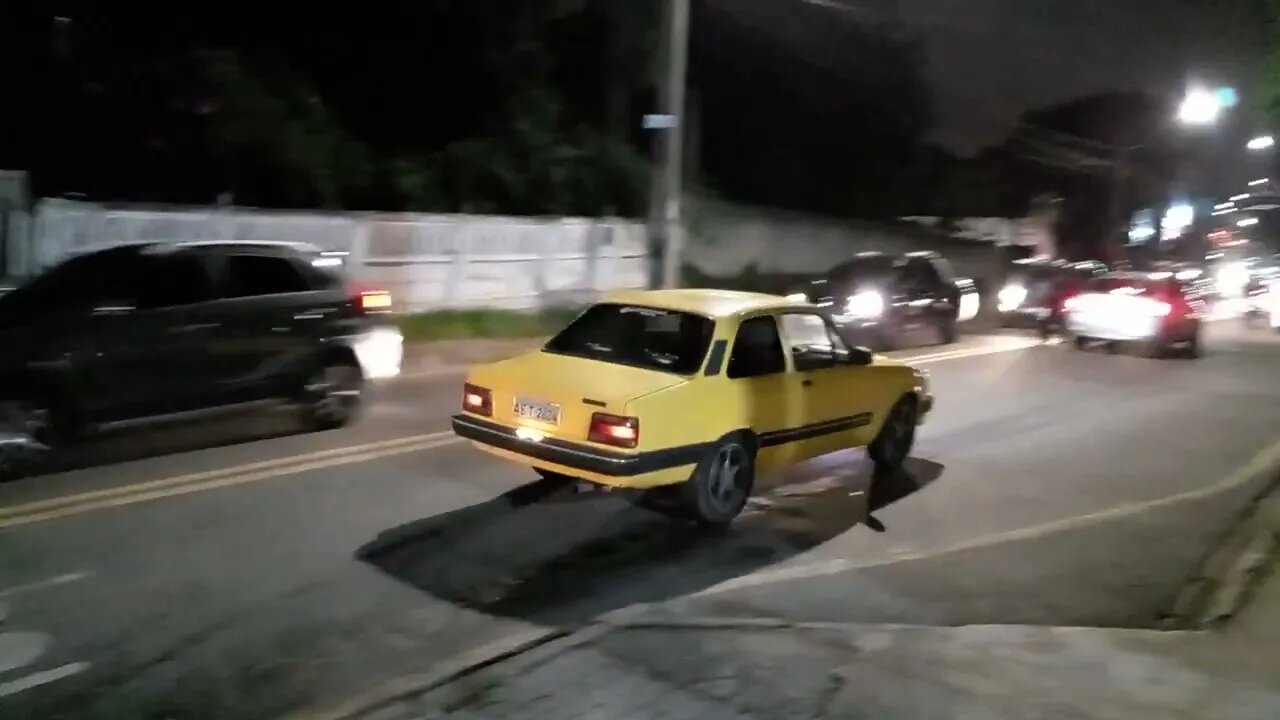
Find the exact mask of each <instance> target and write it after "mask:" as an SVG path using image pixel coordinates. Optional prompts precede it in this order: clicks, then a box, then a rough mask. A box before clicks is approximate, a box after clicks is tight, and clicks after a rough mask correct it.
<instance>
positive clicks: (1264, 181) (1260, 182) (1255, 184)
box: [1249, 178, 1271, 187]
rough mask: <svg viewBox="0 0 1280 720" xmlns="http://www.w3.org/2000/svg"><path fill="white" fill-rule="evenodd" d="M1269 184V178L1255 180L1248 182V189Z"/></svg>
mask: <svg viewBox="0 0 1280 720" xmlns="http://www.w3.org/2000/svg"><path fill="white" fill-rule="evenodd" d="M1269 182H1271V180H1270V179H1269V178H1258V179H1257V180H1250V181H1249V187H1258V186H1259V185H1266V184H1267V183H1269Z"/></svg>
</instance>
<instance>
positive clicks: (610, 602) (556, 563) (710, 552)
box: [356, 459, 943, 623]
mask: <svg viewBox="0 0 1280 720" xmlns="http://www.w3.org/2000/svg"><path fill="white" fill-rule="evenodd" d="M865 466H866V463H859V464H858V465H855V466H854V467H849V465H848V464H847V463H846V464H844V466H843V467H842V468H841V469H840V472H838V473H837V474H828V475H826V476H824V477H822V478H820V479H818V480H809V481H806V482H800V483H797V482H789V481H788V480H791V478H783V479H782V481H781V482H779V483H777V484H775V485H772V486H770V487H769V488H768V489H766V490H764V491H762V493H761V494H760V495H759V496H757V497H756V498H753V499H752V501H751V503H750V504H749V505H748V508H747V511H746V512H745V513H744V514H743V515H742V516H741V517H740V518H739V519H738V520H737V521H736V523H735V524H734V525H733V526H732V527H731V528H730V529H728V530H724V531H710V530H706V529H703V528H700V527H697V526H695V525H693V524H691V523H686V522H681V521H676V520H672V519H670V518H668V517H666V516H663V515H659V514H657V513H655V512H652V511H650V510H646V509H644V508H641V507H639V506H638V505H635V504H633V502H631V501H632V500H633V499H634V496H629V495H627V494H624V493H619V492H614V493H587V494H576V493H574V492H573V490H572V489H571V488H566V487H564V486H561V485H556V484H552V483H546V482H535V483H531V484H529V485H525V486H522V487H519V488H516V489H515V490H512V491H510V492H508V493H505V494H503V495H501V496H498V497H496V498H494V499H493V500H490V501H488V502H485V503H482V504H480V505H474V506H471V507H467V508H463V509H460V510H456V511H453V512H450V513H446V514H444V515H439V516H436V517H432V518H427V519H424V520H419V521H416V522H413V523H409V524H407V525H402V526H400V527H396V528H393V529H390V530H387V531H385V532H383V533H381V534H380V535H379V536H378V537H377V538H376V539H374V540H373V541H372V542H370V543H368V544H367V545H365V546H364V547H361V548H360V549H359V550H358V551H357V552H356V556H357V558H359V559H360V560H363V561H364V562H367V563H369V564H371V565H373V566H375V567H377V568H378V569H380V570H382V571H383V572H385V573H387V574H388V575H391V576H392V577H395V578H397V579H398V580H400V581H402V582H404V583H406V584H408V585H410V586H413V587H415V588H418V589H420V590H422V591H424V592H426V593H429V594H431V595H432V596H434V597H437V598H440V599H443V600H445V601H448V602H450V603H454V604H457V605H462V606H467V607H472V608H475V609H478V610H481V611H484V612H488V613H492V614H497V615H504V616H510V617H518V618H522V619H536V620H538V621H540V622H557V623H576V622H582V621H585V620H587V619H589V618H591V617H594V616H595V615H598V614H600V613H602V612H607V611H609V610H613V609H617V608H620V607H625V606H627V605H631V604H634V603H638V602H658V601H662V600H666V599H670V598H674V597H680V596H683V595H687V594H690V593H694V592H697V591H699V590H702V589H705V588H707V587H710V586H712V585H715V584H717V583H720V582H723V581H725V580H729V579H732V578H736V577H739V576H742V575H745V574H749V573H752V572H754V571H756V570H759V569H761V568H762V567H767V566H769V565H772V564H775V563H779V562H782V561H784V560H786V559H788V558H790V557H792V556H794V555H796V554H798V553H801V552H804V551H806V550H809V549H811V548H813V547H816V546H818V545H821V544H823V543H825V542H827V541H828V540H830V539H832V538H834V537H836V536H838V535H841V534H842V533H845V532H846V531H849V530H850V529H851V528H854V527H855V526H857V525H860V524H862V525H866V526H868V527H870V528H871V529H873V530H875V531H877V532H892V528H885V527H884V526H883V525H882V524H881V523H880V522H879V521H877V520H876V519H875V518H874V517H873V513H874V512H876V511H877V510H879V509H881V508H883V507H885V506H887V505H889V504H891V503H894V502H897V501H898V500H901V499H903V498H906V497H907V496H909V495H911V494H912V493H914V492H916V491H918V490H919V489H921V488H923V487H925V486H927V485H928V484H930V483H932V482H934V481H935V480H937V478H938V477H940V476H941V474H942V471H943V467H942V466H941V465H939V464H937V463H933V462H929V461H927V460H919V459H912V460H910V461H908V467H907V470H906V471H905V472H903V473H900V474H898V475H896V476H892V477H884V478H880V479H876V480H874V481H873V480H872V478H871V473H870V471H869V468H868V467H865Z"/></svg>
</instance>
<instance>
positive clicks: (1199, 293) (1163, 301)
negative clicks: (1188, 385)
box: [1065, 272, 1208, 357]
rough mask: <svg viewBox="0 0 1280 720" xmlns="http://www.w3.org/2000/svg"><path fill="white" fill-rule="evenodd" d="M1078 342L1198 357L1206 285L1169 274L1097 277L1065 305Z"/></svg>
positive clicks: (1150, 353) (1078, 344) (1149, 353)
mask: <svg viewBox="0 0 1280 720" xmlns="http://www.w3.org/2000/svg"><path fill="white" fill-rule="evenodd" d="M1065 308H1066V325H1067V330H1068V332H1069V333H1070V336H1071V338H1072V339H1073V341H1074V343H1075V346H1076V347H1077V348H1079V349H1084V348H1085V347H1087V346H1088V345H1090V344H1092V343H1094V342H1104V343H1106V344H1108V345H1109V346H1111V347H1114V346H1115V345H1116V344H1117V343H1125V344H1130V345H1136V346H1137V347H1138V349H1139V350H1140V351H1141V352H1142V354H1144V355H1146V356H1148V357H1163V356H1165V355H1168V354H1170V352H1173V351H1176V352H1178V353H1179V354H1181V355H1182V356H1184V357H1198V356H1199V355H1200V328H1201V325H1202V324H1203V322H1204V319H1205V317H1206V313H1207V310H1208V302H1207V298H1206V296H1205V291H1204V290H1203V284H1201V283H1199V282H1197V281H1194V280H1191V281H1188V280H1179V279H1178V278H1177V277H1176V276H1175V275H1174V274H1173V273H1170V272H1153V273H1135V272H1128V273H1112V274H1110V275H1105V276H1103V277H1100V278H1095V279H1094V280H1091V281H1089V283H1088V284H1086V285H1085V287H1084V290H1083V292H1081V293H1080V294H1079V295H1077V296H1075V297H1073V298H1071V299H1069V300H1068V301H1067V302H1066V305H1065Z"/></svg>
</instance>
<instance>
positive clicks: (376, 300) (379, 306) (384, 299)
mask: <svg viewBox="0 0 1280 720" xmlns="http://www.w3.org/2000/svg"><path fill="white" fill-rule="evenodd" d="M351 300H352V302H353V303H355V306H356V309H357V310H360V311H361V312H387V311H389V310H390V309H391V293H389V292H387V291H386V290H360V291H358V292H356V293H355V294H354V296H353V297H352V298H351Z"/></svg>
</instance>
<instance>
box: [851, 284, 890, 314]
mask: <svg viewBox="0 0 1280 720" xmlns="http://www.w3.org/2000/svg"><path fill="white" fill-rule="evenodd" d="M844 311H845V313H846V314H848V315H852V316H854V317H864V318H865V317H879V316H880V314H881V313H883V312H884V297H883V296H882V295H881V294H880V293H878V292H876V291H874V290H863V291H862V292H860V293H857V294H856V295H853V296H852V297H850V298H849V301H848V302H847V303H846V304H845V307H844Z"/></svg>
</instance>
